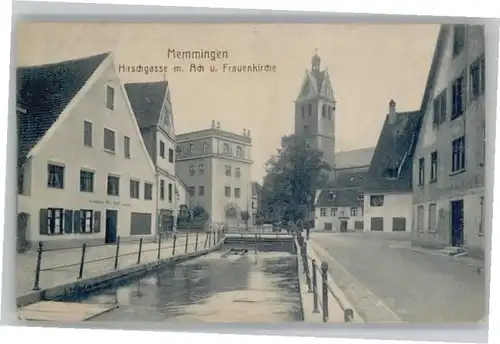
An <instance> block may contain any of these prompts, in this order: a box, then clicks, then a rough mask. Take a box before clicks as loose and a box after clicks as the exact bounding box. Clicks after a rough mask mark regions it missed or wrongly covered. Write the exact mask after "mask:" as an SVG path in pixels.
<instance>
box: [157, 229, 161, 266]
mask: <svg viewBox="0 0 500 344" xmlns="http://www.w3.org/2000/svg"><path fill="white" fill-rule="evenodd" d="M160 253H161V234H160V235H159V236H158V256H157V257H156V258H157V259H158V260H160V256H161V254H160Z"/></svg>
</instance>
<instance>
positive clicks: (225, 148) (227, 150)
mask: <svg viewBox="0 0 500 344" xmlns="http://www.w3.org/2000/svg"><path fill="white" fill-rule="evenodd" d="M222 149H223V151H224V153H226V154H227V153H229V144H227V143H224V146H223V148H222Z"/></svg>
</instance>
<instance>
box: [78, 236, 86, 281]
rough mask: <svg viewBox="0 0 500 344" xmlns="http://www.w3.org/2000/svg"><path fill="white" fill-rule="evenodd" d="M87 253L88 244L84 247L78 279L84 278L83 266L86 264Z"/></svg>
mask: <svg viewBox="0 0 500 344" xmlns="http://www.w3.org/2000/svg"><path fill="white" fill-rule="evenodd" d="M85 251H87V244H83V245H82V259H81V260H80V271H79V272H78V279H81V278H82V276H83V265H84V264H85Z"/></svg>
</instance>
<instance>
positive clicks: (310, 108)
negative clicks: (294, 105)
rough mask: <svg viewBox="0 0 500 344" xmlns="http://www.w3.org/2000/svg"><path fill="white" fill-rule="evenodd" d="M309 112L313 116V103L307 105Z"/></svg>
mask: <svg viewBox="0 0 500 344" xmlns="http://www.w3.org/2000/svg"><path fill="white" fill-rule="evenodd" d="M307 112H308V113H309V116H312V113H313V107H312V104H308V105H307Z"/></svg>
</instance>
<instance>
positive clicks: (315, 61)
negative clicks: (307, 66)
mask: <svg viewBox="0 0 500 344" xmlns="http://www.w3.org/2000/svg"><path fill="white" fill-rule="evenodd" d="M320 66H321V58H320V57H319V55H318V49H315V50H314V55H313V57H312V59H311V70H312V71H313V72H319V68H320Z"/></svg>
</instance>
